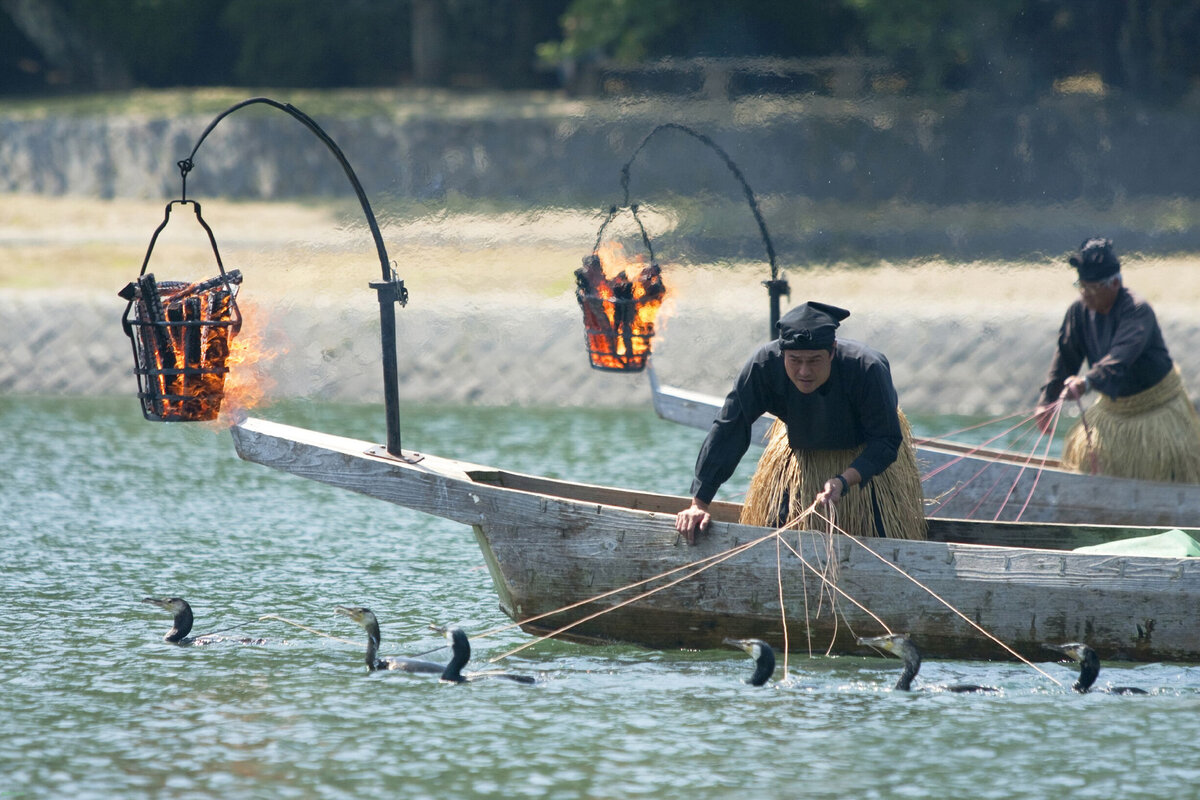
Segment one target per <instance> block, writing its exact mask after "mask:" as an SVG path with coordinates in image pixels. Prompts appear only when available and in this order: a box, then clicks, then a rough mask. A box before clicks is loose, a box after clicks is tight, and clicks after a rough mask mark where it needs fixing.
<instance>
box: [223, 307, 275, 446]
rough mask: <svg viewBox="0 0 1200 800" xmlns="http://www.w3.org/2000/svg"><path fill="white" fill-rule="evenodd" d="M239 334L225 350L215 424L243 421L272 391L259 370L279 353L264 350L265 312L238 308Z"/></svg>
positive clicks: (272, 382)
mask: <svg viewBox="0 0 1200 800" xmlns="http://www.w3.org/2000/svg"><path fill="white" fill-rule="evenodd" d="M241 311H242V330H241V333H239V334H238V335H237V337H235V338H234V340H233V341H232V342H231V343H230V346H229V357H228V358H227V359H226V362H225V363H226V365H227V366H228V367H229V374H228V375H226V376H225V402H224V404H223V405H222V406H221V416H220V420H219V422H220V423H221V424H222V426H228V425H232V424H234V423H235V422H239V421H241V420H243V419H245V418H246V416H247V413H248V412H249V411H250V409H252V408H254V407H255V406H257V405H258V404H260V403H261V402H262V401H263V399H264V398H266V397H267V396H268V395H269V394H270V392H271V390H272V389H274V388H275V380H274V379H273V378H272V377H271V376H270V375H268V374H267V373H266V372H265V371H264V370H263V369H262V367H263V366H264V365H265V364H266V363H267V362H268V361H270V360H271V359H273V358H275V357H276V356H278V355H280V354H281V353H282V352H283V349H282V348H273V347H270V346H268V344H267V342H266V338H265V336H264V335H263V331H265V330H266V329H267V327H268V325H267V323H268V314H267V311H266V310H265V309H264V308H262V307H261V306H258V305H256V304H254V303H244V304H242V305H241Z"/></svg>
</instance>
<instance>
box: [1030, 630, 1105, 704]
mask: <svg viewBox="0 0 1200 800" xmlns="http://www.w3.org/2000/svg"><path fill="white" fill-rule="evenodd" d="M1042 647H1045V648H1046V649H1047V650H1053V651H1055V652H1056V653H1062V654H1063V655H1065V656H1066V657H1067V658H1070V659H1071V660H1072V661H1078V662H1079V680H1077V681H1076V682H1075V686H1074V687H1072V688H1074V689H1075V691H1077V692H1086V691H1087V690H1088V689H1090V688H1092V684H1093V683H1095V682H1096V676H1097V675H1099V674H1100V656H1098V655H1096V651H1095V650H1093V649H1092V648H1091V647H1089V646H1088V645H1086V644H1084V643H1083V642H1067V643H1066V644H1049V643H1044V644H1043V645H1042Z"/></svg>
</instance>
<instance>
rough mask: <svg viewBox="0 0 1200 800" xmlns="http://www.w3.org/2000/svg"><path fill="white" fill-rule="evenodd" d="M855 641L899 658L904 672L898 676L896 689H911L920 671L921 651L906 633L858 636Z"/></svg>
mask: <svg viewBox="0 0 1200 800" xmlns="http://www.w3.org/2000/svg"><path fill="white" fill-rule="evenodd" d="M857 641H858V643H859V644H862V645H866V646H867V647H875V648H878V649H880V650H882V651H884V652H885V653H891V654H892V655H894V656H897V657H899V658H900V659H901V660H902V661H903V662H904V672H903V673H902V674H901V675H900V680H899V681H897V682H896V688H897V689H900V690H901V691H908V690H909V688H911V686H912V681H913V678H915V677H916V676H917V672H918V671H919V670H920V669H921V651H920V650H918V649H917V646H916V645H915V644H913V642H912V639H910V638H908V634H907V633H889V634H887V635H885V636H860V637H858V640H857Z"/></svg>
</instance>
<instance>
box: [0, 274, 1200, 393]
mask: <svg viewBox="0 0 1200 800" xmlns="http://www.w3.org/2000/svg"><path fill="white" fill-rule="evenodd" d="M369 299H370V298H368V300H369ZM377 308H378V307H377V306H374V307H373V306H372V304H371V303H366V304H365V305H364V304H360V305H357V306H355V307H349V308H343V309H340V310H339V311H337V312H336V313H331V312H330V310H329V309H328V308H312V309H305V308H303V307H297V306H290V307H289V308H288V309H287V310H286V313H278V314H276V313H272V314H271V315H270V317H271V323H270V325H269V327H268V328H267V330H266V331H265V332H264V333H263V334H262V344H263V346H264V348H265V349H268V350H271V351H272V352H274V353H275V355H274V356H273V357H272V358H271V359H270V360H268V361H264V362H263V363H261V364H260V365H259V366H258V367H257V368H256V369H258V370H259V372H260V373H261V374H262V375H263V376H265V377H266V379H267V381H268V382H267V384H266V385H267V391H268V396H269V397H274V398H281V397H295V396H304V397H314V398H319V399H323V400H336V401H347V402H380V401H381V400H382V377H381V375H382V370H381V367H380V356H379V348H380V344H379V323H378V311H377ZM123 309H124V304H123V303H122V302H121V301H120V300H118V299H117V298H116V297H115V296H114V297H97V296H93V295H72V294H71V293H69V292H47V293H30V292H21V293H14V292H0V319H3V320H4V321H5V326H6V328H7V331H6V334H5V338H6V340H7V342H6V351H7V352H6V354H5V358H3V359H0V393H10V394H11V393H20V394H58V393H66V394H125V395H129V396H130V397H131V398H133V397H134V396H135V395H136V383H135V380H134V376H133V371H132V364H133V361H132V358H133V356H132V350H131V347H130V344H129V340H128V338H126V336H125V335H124V333H123V332H122V330H121V325H120V316H121V312H122V311H123ZM1058 322H1059V319H1058V317H1057V316H1056V315H1049V314H1041V315H1021V314H1018V313H1010V312H1002V313H1000V314H989V315H987V316H986V318H982V319H981V318H979V317H977V316H974V315H949V316H948V315H938V316H924V315H922V314H921V313H920V312H919V310H918V311H914V310H912V309H908V310H903V309H897V310H895V311H893V312H882V313H881V312H874V313H871V314H867V315H860V316H852V317H851V319H850V320H848V321H847V323H846V325H845V331H844V332H845V333H846V334H847V336H849V337H851V338H856V339H861V340H863V341H867V342H871V343H873V344H874V345H876V346H877V347H879V348H880V349H882V350H884V351H885V352H886V353H887V355H888V357H889V359H890V361H891V363H892V369H893V374H894V376H895V381H896V385H897V389H898V391H899V393H900V398H901V402H902V405H903V406H904V408H905V409H906V410H908V411H909V412H913V413H941V414H947V413H950V414H953V413H963V414H984V415H996V416H999V415H1002V414H1007V413H1012V412H1016V411H1019V410H1022V409H1030V408H1032V406H1033V403H1034V401H1035V399H1036V393H1037V388H1038V387H1039V386H1040V385H1041V383H1042V380H1043V377H1044V374H1045V370H1046V367H1047V366H1048V364H1049V359H1050V355H1051V352H1052V350H1051V348H1052V347H1053V341H1054V334H1055V332H1056V330H1057V326H1058ZM1162 322H1163V324H1164V327H1165V328H1166V329H1167V330H1168V332H1169V344H1170V346H1171V349H1172V353H1173V354H1174V355H1175V358H1176V361H1177V362H1179V364H1180V366H1181V368H1182V369H1183V371H1184V376H1185V380H1186V382H1187V384H1188V386H1189V389H1190V391H1191V394H1192V396H1193V397H1198V396H1200V324H1197V323H1196V321H1195V320H1194V319H1191V318H1186V319H1185V318H1163V319H1162ZM765 328H766V324H765V321H764V314H763V310H762V309H755V310H753V311H751V310H744V311H737V312H734V313H727V312H718V311H714V310H712V309H704V308H696V309H678V310H677V311H676V312H675V314H674V315H673V317H672V318H670V319H668V321H667V324H666V325H665V327H664V332H663V334H662V335H661V337H659V341H657V343H656V347H655V356H654V359H655V365H656V369H657V371H658V373H659V377H660V378H661V379H662V381H663V382H664V383H669V384H672V385H675V386H680V387H682V388H687V389H691V390H693V391H701V392H705V393H709V394H713V395H718V396H721V395H723V394H724V393H725V392H726V391H727V390H728V387H729V385H730V382H731V381H732V379H733V377H734V375H735V374H736V372H737V369H738V368H739V367H740V366H741V364H742V362H743V361H744V360H745V358H746V356H747V355H748V354H749V353H750V351H751V350H752V349H753V348H754V347H755V346H756V345H757V344H759V343H760V342H761V341H762V339H763V338H765V335H764V334H765ZM398 344H399V369H400V394H401V398H402V399H403V400H404V401H405V402H411V403H447V404H486V405H505V404H524V405H567V406H571V405H578V406H614V407H619V406H639V405H642V406H645V405H646V404H648V403H649V399H650V390H649V382H648V380H647V377H646V375H644V374H637V375H624V374H619V373H611V372H600V371H595V370H592V369H591V368H590V367H589V366H588V363H587V357H586V353H585V350H584V344H583V330H582V321H581V318H580V313H579V309H578V308H577V307H576V306H575V303H574V299H573V298H572V297H570V296H565V297H563V298H561V300H545V301H542V302H541V303H539V304H537V305H534V306H532V307H526V308H525V310H524V312H523V313H522V315H521V316H520V317H517V316H514V314H513V313H512V306H511V305H506V304H495V305H492V306H489V307H473V308H472V309H471V310H470V312H457V313H456V312H450V311H445V310H438V309H416V308H406V309H401V310H399V311H398Z"/></svg>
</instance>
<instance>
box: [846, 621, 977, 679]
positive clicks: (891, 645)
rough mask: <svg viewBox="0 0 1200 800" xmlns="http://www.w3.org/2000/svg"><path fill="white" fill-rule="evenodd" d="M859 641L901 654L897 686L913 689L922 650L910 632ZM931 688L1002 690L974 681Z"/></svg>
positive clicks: (863, 638)
mask: <svg viewBox="0 0 1200 800" xmlns="http://www.w3.org/2000/svg"><path fill="white" fill-rule="evenodd" d="M858 643H859V644H865V645H867V646H869V647H877V648H879V649H880V650H884V651H886V652H888V653H891V654H892V655H894V656H899V657H900V659H901V660H903V661H904V671H903V672H901V673H900V679H899V680H897V681H896V686H895V688H896V689H897V690H898V691H901V692H908V691H912V682H913V678H915V677H917V672H919V671H920V669H921V651H920V650H918V649H917V646H916V645H915V644H913V642H912V639H909V638H908V634H906V633H890V634H887V635H886V636H866V637H864V636H860V637H858ZM929 688H931V689H938V690H942V691H947V692H960V693H970V692H998V691H1000V690H999V689H997V688H996V687H994V686H976V685H975V684H972V683H956V684H953V685H951V686H932V687H929Z"/></svg>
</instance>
